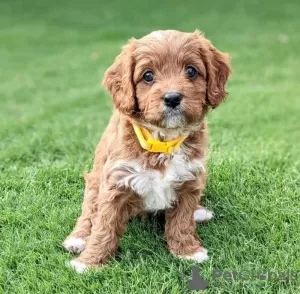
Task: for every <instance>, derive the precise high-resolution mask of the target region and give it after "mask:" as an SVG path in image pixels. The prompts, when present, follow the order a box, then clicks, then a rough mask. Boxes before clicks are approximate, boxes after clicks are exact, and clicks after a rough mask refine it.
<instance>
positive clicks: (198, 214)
mask: <svg viewBox="0 0 300 294" xmlns="http://www.w3.org/2000/svg"><path fill="white" fill-rule="evenodd" d="M212 217H213V213H212V212H211V211H210V210H208V209H206V208H203V207H201V208H199V209H197V210H195V212H194V220H195V221H196V222H200V223H201V222H207V221H209V220H210V219H211V218H212Z"/></svg>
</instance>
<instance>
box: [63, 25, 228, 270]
mask: <svg viewBox="0 0 300 294" xmlns="http://www.w3.org/2000/svg"><path fill="white" fill-rule="evenodd" d="M229 74H230V66H229V56H228V55H227V54H224V53H221V52H220V51H218V50H217V49H216V48H215V47H214V46H213V45H212V44H211V42H210V41H208V40H207V39H205V38H204V36H203V35H202V34H201V33H199V32H198V31H196V32H194V33H183V32H178V31H171V30H169V31H156V32H153V33H151V34H149V35H147V36H145V37H143V38H141V39H139V40H136V39H131V40H130V41H129V43H128V44H127V45H126V46H124V47H123V49H122V52H121V54H120V55H119V56H118V57H117V58H116V60H115V62H114V64H113V65H112V66H111V67H110V68H109V69H108V70H107V71H106V73H105V77H104V81H103V85H104V86H105V87H107V88H108V90H109V91H110V93H111V94H112V98H113V103H114V106H115V107H114V112H113V115H112V117H111V120H110V122H109V125H108V127H107V129H106V130H105V132H104V134H103V136H102V138H101V141H100V142H99V145H98V147H97V148H96V151H95V160H94V166H93V169H92V171H91V173H89V174H85V181H86V188H85V195H84V201H83V206H82V215H81V216H80V217H79V218H78V220H77V223H76V226H75V229H74V231H73V232H72V233H71V234H70V236H69V237H68V238H67V239H66V240H65V242H64V246H65V248H66V249H67V250H68V251H71V252H77V253H79V252H81V254H80V256H79V257H78V258H76V259H74V260H73V261H71V265H72V266H73V267H74V268H75V269H76V270H77V271H78V272H83V271H84V270H86V268H88V267H93V266H100V265H103V264H105V263H106V262H107V261H108V260H109V258H110V257H111V256H113V255H114V253H115V252H116V250H117V247H118V241H119V238H120V236H121V235H122V234H123V233H124V232H125V230H126V224H127V222H128V219H129V218H130V217H133V216H135V215H137V214H139V213H141V212H143V211H157V210H166V226H165V238H166V242H167V244H168V247H169V250H170V252H171V253H172V254H174V255H176V256H178V257H182V258H186V259H192V260H196V261H198V262H202V261H204V260H206V259H207V258H208V257H207V250H206V249H204V248H203V247H202V245H201V242H200V240H199V238H198V236H197V234H196V232H195V227H196V225H195V220H196V221H197V220H198V221H203V220H207V219H209V218H210V217H211V213H210V212H209V211H206V210H205V209H204V208H203V207H199V206H198V204H199V201H200V196H201V192H202V190H203V189H204V186H205V155H206V151H207V141H208V138H207V137H208V134H207V133H208V130H207V125H206V122H205V120H204V117H205V115H206V114H207V112H208V111H209V109H211V108H215V107H216V106H218V105H219V104H220V103H221V102H222V101H223V100H224V98H225V96H226V94H227V93H226V91H225V84H226V81H227V79H228V76H229ZM134 126H135V127H134ZM139 134H140V135H139ZM141 134H142V137H144V139H145V140H147V139H149V138H148V137H150V139H151V137H152V139H154V140H156V141H155V142H154V143H153V141H152V143H153V144H152V143H151V144H150V145H151V146H150V145H149V144H148V145H147V146H145V142H143V140H142V139H143V138H142V139H141ZM169 141H171V142H169ZM161 142H169V143H167V144H165V145H166V146H171V149H167V148H166V147H164V146H165V145H164V143H161ZM174 142H175V143H174ZM162 146H163V147H162ZM151 148H152V149H151ZM153 148H154V149H155V150H154V149H153ZM153 151H155V152H153Z"/></svg>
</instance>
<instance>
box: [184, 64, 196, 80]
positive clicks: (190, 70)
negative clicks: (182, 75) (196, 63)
mask: <svg viewBox="0 0 300 294" xmlns="http://www.w3.org/2000/svg"><path fill="white" fill-rule="evenodd" d="M185 72H186V74H187V76H188V77H189V78H190V79H193V78H195V77H196V76H197V74H198V72H197V70H196V69H195V68H194V67H192V66H188V67H187V68H186V70H185Z"/></svg>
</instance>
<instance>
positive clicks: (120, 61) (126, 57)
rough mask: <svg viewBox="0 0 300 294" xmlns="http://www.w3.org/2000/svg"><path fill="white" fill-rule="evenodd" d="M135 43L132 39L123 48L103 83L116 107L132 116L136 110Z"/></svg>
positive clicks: (106, 73) (108, 70)
mask: <svg viewBox="0 0 300 294" xmlns="http://www.w3.org/2000/svg"><path fill="white" fill-rule="evenodd" d="M134 41H135V39H131V40H130V41H129V43H128V44H127V45H125V46H124V47H123V48H122V51H121V53H120V54H119V55H118V56H117V57H116V59H115V61H114V63H113V64H112V65H111V66H110V67H109V68H108V69H107V71H106V72H105V75H104V79H103V82H102V85H103V86H105V87H106V88H107V89H108V90H109V92H110V93H111V95H112V98H113V103H114V106H115V107H116V108H117V109H118V110H119V111H121V112H122V113H125V114H131V113H132V112H133V111H134V108H135V89H134V85H133V81H132V76H133V70H134V60H133V51H134V47H135V45H134Z"/></svg>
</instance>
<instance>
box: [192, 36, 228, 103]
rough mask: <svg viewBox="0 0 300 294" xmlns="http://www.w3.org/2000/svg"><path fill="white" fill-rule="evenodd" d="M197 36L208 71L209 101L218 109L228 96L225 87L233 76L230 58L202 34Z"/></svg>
mask: <svg viewBox="0 0 300 294" xmlns="http://www.w3.org/2000/svg"><path fill="white" fill-rule="evenodd" d="M195 35H196V37H197V38H198V39H199V41H200V54H201V56H202V57H203V59H204V61H205V66H206V71H207V77H206V80H207V100H208V102H209V104H210V106H211V107H212V108H216V107H217V106H218V105H219V104H220V103H221V102H222V101H224V99H225V97H226V95H227V94H228V92H226V90H225V86H226V82H227V80H228V77H229V75H230V74H231V68H230V56H229V54H227V53H223V52H220V51H218V50H217V49H216V48H215V47H214V46H213V45H212V43H211V42H210V41H209V40H207V39H206V38H204V36H203V35H202V34H201V33H200V32H198V31H196V32H195Z"/></svg>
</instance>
